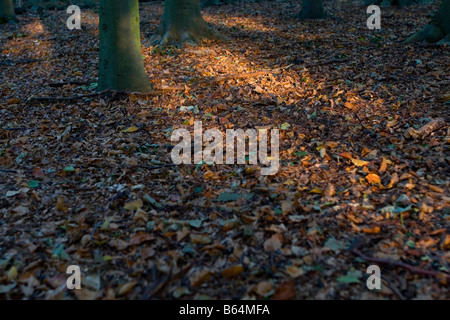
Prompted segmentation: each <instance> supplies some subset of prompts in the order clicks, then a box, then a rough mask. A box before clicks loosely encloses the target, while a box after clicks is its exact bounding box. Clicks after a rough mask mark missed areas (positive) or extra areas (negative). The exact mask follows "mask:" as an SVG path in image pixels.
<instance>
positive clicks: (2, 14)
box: [0, 0, 17, 23]
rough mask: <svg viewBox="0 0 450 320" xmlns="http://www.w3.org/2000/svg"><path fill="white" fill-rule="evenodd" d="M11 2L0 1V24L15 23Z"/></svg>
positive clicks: (9, 0) (6, 0) (8, 0)
mask: <svg viewBox="0 0 450 320" xmlns="http://www.w3.org/2000/svg"><path fill="white" fill-rule="evenodd" d="M16 20H17V17H16V14H15V13H14V5H13V2H12V0H0V23H5V22H8V21H16Z"/></svg>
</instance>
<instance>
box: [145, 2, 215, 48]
mask: <svg viewBox="0 0 450 320" xmlns="http://www.w3.org/2000/svg"><path fill="white" fill-rule="evenodd" d="M205 38H206V39H218V38H219V35H218V34H217V33H216V31H214V30H213V29H211V28H210V27H208V25H207V23H206V21H205V20H204V19H203V17H202V14H201V12H200V7H199V3H198V0H166V1H165V3H164V14H163V18H162V22H161V25H160V26H159V28H158V30H157V32H156V35H155V36H154V37H153V38H152V39H151V43H152V44H154V45H155V44H158V45H163V46H164V45H175V46H177V47H181V46H182V44H183V43H188V44H192V45H194V44H196V43H198V42H200V41H201V40H202V39H205Z"/></svg>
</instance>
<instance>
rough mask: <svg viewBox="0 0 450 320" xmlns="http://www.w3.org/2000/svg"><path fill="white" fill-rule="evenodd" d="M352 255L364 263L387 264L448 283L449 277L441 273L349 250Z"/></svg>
mask: <svg viewBox="0 0 450 320" xmlns="http://www.w3.org/2000/svg"><path fill="white" fill-rule="evenodd" d="M351 252H352V253H354V254H356V255H357V256H359V257H360V258H361V259H364V260H366V261H369V262H375V263H380V264H388V265H391V266H394V267H400V268H403V269H406V270H408V271H410V272H412V273H417V274H423V275H427V276H432V277H437V278H440V279H442V278H444V279H446V280H447V281H450V275H449V274H446V273H443V272H437V271H431V270H425V269H421V268H417V267H414V266H411V265H409V264H406V263H403V262H396V261H392V260H389V259H378V258H372V257H368V256H366V255H365V254H363V253H361V252H359V251H358V250H355V249H353V250H351Z"/></svg>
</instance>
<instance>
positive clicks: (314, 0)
mask: <svg viewBox="0 0 450 320" xmlns="http://www.w3.org/2000/svg"><path fill="white" fill-rule="evenodd" d="M299 18H300V19H325V18H326V13H325V9H324V8H323V1H322V0H303V3H302V11H300V14H299Z"/></svg>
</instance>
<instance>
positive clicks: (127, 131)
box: [122, 126, 139, 133]
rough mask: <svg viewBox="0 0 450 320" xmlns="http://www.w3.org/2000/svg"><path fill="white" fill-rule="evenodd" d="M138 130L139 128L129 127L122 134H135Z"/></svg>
mask: <svg viewBox="0 0 450 320" xmlns="http://www.w3.org/2000/svg"><path fill="white" fill-rule="evenodd" d="M138 130H139V128H138V127H134V126H133V127H129V128H128V129H125V130H122V132H126V133H129V132H136V131H138Z"/></svg>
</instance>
